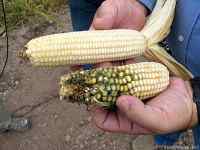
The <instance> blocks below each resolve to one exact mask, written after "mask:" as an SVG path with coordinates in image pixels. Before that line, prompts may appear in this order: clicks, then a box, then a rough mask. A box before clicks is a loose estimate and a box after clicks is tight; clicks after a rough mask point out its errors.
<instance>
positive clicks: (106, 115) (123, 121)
mask: <svg viewBox="0 0 200 150" xmlns="http://www.w3.org/2000/svg"><path fill="white" fill-rule="evenodd" d="M93 114H94V115H93V119H94V122H95V124H96V125H97V127H99V128H100V129H102V130H104V131H109V132H117V133H128V134H150V133H152V132H151V131H150V130H147V129H145V128H143V127H141V126H139V125H137V124H133V123H131V122H130V121H129V120H128V118H127V117H126V116H125V115H124V114H122V113H120V112H119V111H118V112H108V111H106V110H104V109H101V108H99V109H96V111H94V113H93Z"/></svg>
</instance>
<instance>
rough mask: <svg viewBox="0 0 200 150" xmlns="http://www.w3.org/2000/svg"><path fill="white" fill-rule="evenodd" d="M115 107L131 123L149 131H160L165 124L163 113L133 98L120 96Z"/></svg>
mask: <svg viewBox="0 0 200 150" xmlns="http://www.w3.org/2000/svg"><path fill="white" fill-rule="evenodd" d="M117 106H118V108H119V109H120V110H121V111H122V112H123V113H125V114H126V116H127V117H128V118H129V119H130V120H131V121H132V122H135V123H137V124H138V125H140V126H143V127H144V128H146V129H149V130H151V131H155V132H156V131H159V130H161V129H162V128H161V127H163V126H165V123H166V122H167V119H166V116H165V113H164V112H162V110H161V109H159V108H154V107H151V106H149V105H144V103H143V102H142V101H141V100H139V99H137V98H135V97H131V96H121V97H120V98H119V99H118V101H117ZM158 122H159V124H158Z"/></svg>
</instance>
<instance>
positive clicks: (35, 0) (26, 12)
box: [0, 0, 67, 27]
mask: <svg viewBox="0 0 200 150" xmlns="http://www.w3.org/2000/svg"><path fill="white" fill-rule="evenodd" d="M66 2H67V0H7V1H5V8H6V15H7V21H8V25H9V26H10V27H15V26H17V25H21V24H26V23H35V22H36V20H37V22H39V21H54V17H53V13H54V12H55V11H57V10H59V8H60V7H61V6H62V5H66ZM1 9H2V8H0V27H1V26H2V25H3V13H2V10H1Z"/></svg>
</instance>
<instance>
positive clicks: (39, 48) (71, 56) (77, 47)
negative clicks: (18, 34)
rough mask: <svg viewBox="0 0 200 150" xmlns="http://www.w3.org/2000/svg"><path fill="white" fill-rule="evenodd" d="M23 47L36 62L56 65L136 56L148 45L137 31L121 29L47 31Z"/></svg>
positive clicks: (33, 61)
mask: <svg viewBox="0 0 200 150" xmlns="http://www.w3.org/2000/svg"><path fill="white" fill-rule="evenodd" d="M26 47H27V51H26V56H27V57H28V58H29V59H30V61H31V62H32V64H34V65H35V66H58V65H70V64H85V63H97V62H103V61H113V60H123V59H128V58H131V57H136V56H139V55H141V54H142V53H144V51H145V50H146V49H147V41H146V39H145V37H144V36H143V35H142V34H141V33H140V32H138V31H134V30H125V29H124V30H123V29H121V30H109V31H81V32H70V33H62V34H55V35H48V36H44V37H40V38H36V39H33V40H31V41H30V42H29V43H28V44H27V45H26Z"/></svg>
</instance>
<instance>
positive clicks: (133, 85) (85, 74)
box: [60, 62, 169, 107]
mask: <svg viewBox="0 0 200 150" xmlns="http://www.w3.org/2000/svg"><path fill="white" fill-rule="evenodd" d="M168 84H169V72H168V69H167V68H166V67H165V66H164V65H162V64H160V63H155V62H140V63H136V64H131V65H124V66H118V67H107V68H98V69H92V70H86V71H76V72H72V73H71V74H67V75H64V76H62V77H61V81H60V86H61V88H60V97H61V99H67V100H69V101H70V102H78V103H84V104H87V105H91V104H97V105H100V106H103V107H112V106H115V103H116V100H117V97H119V96H120V95H132V96H136V97H138V98H139V99H141V100H144V99H147V98H150V97H153V96H155V95H157V94H159V93H160V92H161V91H163V90H164V89H166V88H167V86H168Z"/></svg>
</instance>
